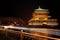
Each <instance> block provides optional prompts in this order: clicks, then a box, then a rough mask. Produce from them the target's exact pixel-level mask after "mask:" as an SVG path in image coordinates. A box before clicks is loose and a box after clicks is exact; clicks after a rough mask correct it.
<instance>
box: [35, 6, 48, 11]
mask: <svg viewBox="0 0 60 40" xmlns="http://www.w3.org/2000/svg"><path fill="white" fill-rule="evenodd" d="M35 11H47V12H48V9H42V8H41V7H40V6H39V7H38V9H35Z"/></svg>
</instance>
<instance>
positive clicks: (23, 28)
mask: <svg viewBox="0 0 60 40" xmlns="http://www.w3.org/2000/svg"><path fill="white" fill-rule="evenodd" d="M1 27H4V29H5V30H6V29H8V28H11V29H19V30H21V31H20V34H21V39H20V40H22V37H23V35H25V36H27V37H34V38H36V37H38V38H40V37H43V38H47V39H53V40H60V39H59V38H54V37H49V36H43V35H38V34H32V33H27V32H23V30H28V31H38V32H43V31H44V30H43V29H42V30H41V29H39V28H38V29H35V28H25V27H13V26H1ZM48 30H49V29H48ZM53 30H55V29H53ZM45 31H47V30H46V29H45ZM49 31H52V29H50V30H49ZM49 31H47V32H49ZM54 32H59V33H60V30H55V31H54ZM45 33H46V32H45ZM47 34H49V33H47ZM51 34H53V33H51ZM6 35H7V34H6Z"/></svg>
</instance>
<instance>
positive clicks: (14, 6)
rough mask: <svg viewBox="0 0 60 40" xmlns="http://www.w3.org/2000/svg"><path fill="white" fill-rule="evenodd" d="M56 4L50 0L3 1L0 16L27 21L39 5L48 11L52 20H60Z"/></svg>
mask: <svg viewBox="0 0 60 40" xmlns="http://www.w3.org/2000/svg"><path fill="white" fill-rule="evenodd" d="M56 3H57V1H56V2H55V1H51V0H50V1H48V0H5V1H4V5H2V6H3V7H2V9H1V10H2V11H1V12H2V13H1V15H0V16H3V17H5V16H7V17H20V18H22V19H23V20H29V19H30V18H31V16H32V12H33V11H34V9H36V8H37V7H38V6H39V5H40V6H41V7H42V8H45V9H49V11H50V15H51V16H52V18H57V19H60V17H59V16H60V15H59V10H58V9H59V5H57V4H56ZM3 10H4V12H3Z"/></svg>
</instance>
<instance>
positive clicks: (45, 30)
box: [1, 26, 60, 36]
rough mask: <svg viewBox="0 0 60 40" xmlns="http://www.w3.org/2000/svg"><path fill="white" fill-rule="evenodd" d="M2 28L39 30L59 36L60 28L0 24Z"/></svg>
mask: <svg viewBox="0 0 60 40" xmlns="http://www.w3.org/2000/svg"><path fill="white" fill-rule="evenodd" d="M1 27H4V28H7V29H8V28H10V29H18V30H27V31H30V32H40V33H47V34H52V35H57V36H60V30H58V29H46V28H26V27H16V26H1Z"/></svg>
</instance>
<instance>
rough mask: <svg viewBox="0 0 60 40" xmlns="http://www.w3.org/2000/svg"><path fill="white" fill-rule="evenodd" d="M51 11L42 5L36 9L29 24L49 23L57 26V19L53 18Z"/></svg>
mask: <svg viewBox="0 0 60 40" xmlns="http://www.w3.org/2000/svg"><path fill="white" fill-rule="evenodd" d="M48 14H49V11H48V10H47V9H42V8H40V6H39V7H38V9H35V10H34V12H33V14H32V18H31V19H30V20H29V21H28V25H43V24H46V25H49V26H56V25H58V23H57V19H51V16H49V15H48Z"/></svg>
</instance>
